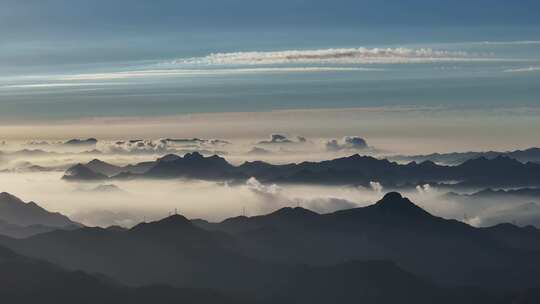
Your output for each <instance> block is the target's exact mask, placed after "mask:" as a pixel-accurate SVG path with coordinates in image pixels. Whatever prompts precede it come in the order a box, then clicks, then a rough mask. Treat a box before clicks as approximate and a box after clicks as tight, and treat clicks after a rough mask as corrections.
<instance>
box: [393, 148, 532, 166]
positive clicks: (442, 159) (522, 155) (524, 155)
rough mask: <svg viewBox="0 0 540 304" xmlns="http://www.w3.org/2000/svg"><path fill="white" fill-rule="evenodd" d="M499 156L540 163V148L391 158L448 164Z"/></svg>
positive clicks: (394, 158)
mask: <svg viewBox="0 0 540 304" xmlns="http://www.w3.org/2000/svg"><path fill="white" fill-rule="evenodd" d="M498 156H505V157H509V158H513V159H515V160H518V161H520V162H522V163H526V162H535V163H540V148H529V149H526V150H516V151H509V152H497V151H488V152H452V153H433V154H427V155H412V156H405V155H399V156H390V157H389V158H390V159H392V160H395V161H399V162H411V161H416V162H425V161H433V162H436V163H441V164H446V165H459V164H462V163H464V162H466V161H468V160H471V159H475V158H479V157H485V158H487V159H493V158H496V157H498Z"/></svg>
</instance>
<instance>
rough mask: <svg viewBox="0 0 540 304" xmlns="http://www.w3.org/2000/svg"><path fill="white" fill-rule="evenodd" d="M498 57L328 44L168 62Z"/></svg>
mask: <svg viewBox="0 0 540 304" xmlns="http://www.w3.org/2000/svg"><path fill="white" fill-rule="evenodd" d="M485 60H498V59H496V58H492V57H490V56H478V55H474V54H469V53H467V52H461V51H445V50H434V49H431V48H403V47H398V48H365V47H359V48H330V49H318V50H285V51H268V52H232V53H213V54H210V55H207V56H204V57H192V58H181V59H177V60H174V61H172V62H171V63H170V64H173V65H174V64H176V65H178V64H180V65H182V64H203V65H272V64H392V63H420V62H446V61H485Z"/></svg>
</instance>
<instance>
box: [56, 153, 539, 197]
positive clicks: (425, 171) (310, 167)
mask: <svg viewBox="0 0 540 304" xmlns="http://www.w3.org/2000/svg"><path fill="white" fill-rule="evenodd" d="M134 166H136V167H137V166H140V164H139V165H134ZM145 166H147V168H149V169H148V170H147V171H145V172H144V173H139V172H140V171H139V172H134V171H131V172H130V171H129V170H125V169H122V171H123V172H122V173H119V174H117V175H115V176H113V178H123V179H126V178H180V177H181V178H195V179H205V180H245V179H247V178H250V177H255V178H257V179H258V180H259V181H262V182H279V183H310V184H335V185H350V184H354V185H364V186H369V185H370V182H373V181H377V182H379V183H381V184H383V185H384V186H387V187H403V186H407V185H408V186H411V187H414V186H416V185H417V184H420V183H433V184H440V183H448V182H452V184H454V183H455V182H456V181H457V182H458V184H457V185H454V187H473V188H478V187H514V186H520V187H523V186H538V185H540V164H536V163H525V164H524V163H521V162H519V161H517V160H514V159H511V158H508V157H504V156H498V157H495V158H493V159H487V158H484V157H480V158H477V159H472V160H468V161H466V162H464V163H463V164H460V165H457V166H441V165H437V164H435V163H433V162H431V161H426V162H423V163H416V162H411V163H409V164H406V165H402V164H398V163H395V162H390V161H388V160H386V159H376V158H373V157H369V156H360V155H358V154H355V155H352V156H350V157H343V158H338V159H333V160H328V161H321V162H302V163H299V164H286V165H272V164H268V163H265V162H261V161H257V162H246V163H244V164H242V165H240V166H233V165H231V164H229V163H228V162H227V161H226V160H225V159H224V158H222V157H219V156H217V155H214V156H210V157H204V156H203V155H201V154H199V153H197V152H194V153H188V154H186V155H185V156H184V157H180V156H176V155H168V156H166V157H164V158H161V159H159V160H157V161H156V162H155V163H153V164H152V163H145ZM96 170H98V169H96ZM118 170H120V169H117V171H118ZM89 171H90V172H89ZM141 171H142V170H141ZM92 172H94V173H95V174H92ZM111 172H112V171H110V172H109V173H111ZM67 173H69V174H66V179H70V180H92V179H103V176H105V175H106V174H104V173H107V172H105V170H102V171H100V172H97V171H93V170H91V169H90V168H89V167H88V166H84V165H80V164H79V165H77V166H74V167H72V168H70V169H69V170H68V171H67Z"/></svg>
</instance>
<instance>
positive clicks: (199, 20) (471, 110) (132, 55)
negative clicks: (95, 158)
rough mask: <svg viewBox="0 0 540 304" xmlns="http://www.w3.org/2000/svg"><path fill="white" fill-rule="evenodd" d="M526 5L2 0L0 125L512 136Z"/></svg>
mask: <svg viewBox="0 0 540 304" xmlns="http://www.w3.org/2000/svg"><path fill="white" fill-rule="evenodd" d="M538 9H540V4H539V3H538V1H532V0H522V1H504V0H490V1H488V0H474V1H439V0H431V1H427V0H413V1H406V2H405V1H397V0H385V1H374V0H363V1H349V0H340V1H320V0H312V1H306V0H290V1H284V0H277V1H242V0H224V1H210V0H201V1H169V0H164V1H160V2H159V4H156V3H155V2H153V1H142V0H131V1H127V0H119V1H104V0H96V1H79V0H76V1H66V0H44V1H32V0H30V1H13V0H4V1H2V2H1V3H0V40H1V41H2V42H1V44H0V50H1V51H0V66H1V67H2V69H0V132H1V133H0V134H1V135H2V137H3V139H5V140H7V139H9V140H17V139H20V140H27V139H38V138H47V139H51V138H54V139H62V138H67V137H82V136H90V135H93V136H95V137H102V138H125V137H154V138H160V137H164V136H189V135H190V134H193V136H203V135H204V136H206V135H208V134H210V133H215V134H216V135H219V136H223V137H227V138H238V137H248V138H255V137H262V136H267V135H268V134H271V133H275V132H282V133H289V134H306V135H309V136H314V137H318V136H320V137H329V138H330V137H341V136H346V135H355V136H356V135H359V136H363V137H369V139H370V140H371V141H375V142H381V143H383V142H385V143H386V142H388V143H390V144H386V145H385V148H388V149H396V146H401V147H402V148H401V149H397V150H398V151H396V152H407V153H409V152H413V151H411V150H413V149H411V148H409V147H405V146H404V145H401V144H398V142H399V143H401V142H405V143H407V142H408V143H411V142H414V143H415V145H416V146H417V147H418V149H417V150H418V152H420V151H422V152H426V151H427V150H430V149H431V150H433V149H434V148H433V147H438V148H439V149H443V150H448V149H452V147H455V148H456V149H460V150H467V149H475V148H476V149H508V148H512V147H516V148H518V147H526V146H530V145H534V144H535V142H534V136H532V133H531V132H529V131H528V130H531V128H532V129H537V127H538V126H537V123H536V122H535V121H536V118H538V117H537V116H536V115H537V113H538V111H537V108H538V106H539V105H540V101H539V100H538V96H540V86H539V85H538V83H540V82H539V80H540V61H539V60H540V38H539V37H540V20H539V19H538V18H537V17H536V16H535V15H536V14H535V12H537V11H538ZM351 109H354V111H352V112H351ZM366 109H376V111H377V113H378V115H377V117H378V119H379V120H375V119H372V118H371V117H370V116H369V115H366V114H361V113H366ZM404 109H405V110H404ZM425 109H429V115H430V116H429V117H426V116H425V113H426V111H425ZM396 111H398V113H399V114H396ZM291 112H292V113H296V115H291V114H283V113H291ZM368 112H370V111H368ZM510 112H511V113H512V115H507V113H510ZM253 113H261V114H260V116H258V117H260V118H261V119H262V121H261V120H259V121H257V122H253V121H252V119H250V117H251V116H253ZM276 113H277V114H276ZM335 113H344V114H343V115H339V114H335ZM347 113H356V114H357V115H346V114H347ZM415 115H416V116H415ZM231 116H234V117H242V118H240V119H238V121H235V122H234V123H231V122H230V117H231ZM276 116H279V121H280V124H279V125H276V124H275V123H274V119H276ZM209 117H212V118H211V119H210V118H209ZM336 117H338V118H336ZM204 119H208V120H207V121H205V120H204ZM380 119H382V120H383V121H388V123H387V124H385V125H384V126H381V124H380V123H379V121H380ZM454 119H459V121H460V122H461V123H460V124H459V125H458V124H455V123H454V122H455V121H457V120H454ZM359 120H361V123H360V122H359ZM102 121H107V127H106V128H101V126H100V125H99V124H100V122H102ZM171 121H172V122H171ZM186 121H188V122H186ZM242 121H244V122H246V123H245V124H240V125H238V124H239V122H242ZM138 122H143V123H138ZM322 122H324V124H323V123H322ZM147 124H150V125H151V126H152V127H150V128H149V127H148V125H147ZM96 125H97V127H96ZM35 126H40V127H39V128H36V127H35ZM66 126H69V127H66ZM171 126H175V127H173V128H171ZM177 126H181V127H177ZM465 127H467V128H466V131H467V132H466V133H467V136H462V135H461V134H463V132H462V129H463V128H465ZM272 129H275V130H272ZM246 130H249V131H250V132H246ZM428 130H429V131H428ZM92 133H93V134H92ZM460 137H463V138H462V140H461V141H460V140H459V138H460ZM501 138H505V140H504V141H503V140H500V139H501ZM396 139H401V140H399V141H397V140H396ZM443 139H446V140H447V142H448V143H449V144H447V145H442V146H441V145H438V144H437V142H439V141H441V140H443ZM475 143H476V144H477V145H478V147H475V146H474V145H475Z"/></svg>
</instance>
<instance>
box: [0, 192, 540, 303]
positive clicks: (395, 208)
mask: <svg viewBox="0 0 540 304" xmlns="http://www.w3.org/2000/svg"><path fill="white" fill-rule="evenodd" d="M535 235H536V232H535V233H532V232H531V231H529V229H528V228H518V229H516V230H515V231H512V233H508V232H507V231H506V230H500V229H498V228H492V229H485V228H482V229H479V228H474V227H471V226H469V225H466V224H464V223H461V222H458V221H455V220H445V219H443V218H439V217H435V216H432V215H431V214H429V213H428V212H426V211H424V210H423V209H422V208H420V207H419V206H417V205H415V204H414V203H412V202H411V201H409V200H408V199H406V198H403V197H402V196H401V195H400V194H398V193H389V194H387V195H386V196H385V197H384V198H383V199H382V200H380V201H379V202H377V203H375V204H373V205H371V206H368V207H363V208H355V209H349V210H343V211H338V212H335V213H330V214H317V213H314V212H311V211H309V210H305V209H302V208H285V209H280V210H278V211H276V212H274V213H271V214H268V215H265V216H256V217H237V218H232V219H228V220H225V221H223V222H221V223H209V222H205V221H201V220H197V221H189V220H187V219H186V218H185V217H183V216H181V215H173V216H170V217H168V218H165V219H163V220H160V221H156V222H152V223H142V224H139V225H137V226H135V227H133V228H132V229H130V230H127V231H124V230H121V229H101V228H83V229H78V230H75V231H53V232H49V233H44V234H39V235H35V236H32V237H29V238H26V239H20V240H15V239H10V238H5V237H1V238H0V244H2V245H3V246H7V247H9V248H11V249H12V250H15V251H16V252H19V253H21V254H24V255H28V256H31V257H34V258H39V259H44V260H47V261H49V262H52V263H55V264H58V265H61V266H62V267H66V268H69V269H78V270H83V271H86V272H92V273H103V274H105V275H107V276H110V277H111V278H113V279H116V280H119V281H121V282H123V283H126V284H129V285H141V284H142V285H145V284H154V283H166V284H171V285H173V286H177V287H185V288H211V289H218V290H221V291H227V292H235V293H236V292H240V293H247V294H256V295H258V296H259V297H260V298H261V299H266V300H269V299H274V300H275V299H276V297H277V298H280V297H281V296H283V297H289V299H294V300H291V303H310V301H311V300H314V298H319V297H320V299H321V301H319V302H316V303H327V302H324V301H322V299H325V300H326V301H328V299H329V297H331V296H332V295H333V296H335V297H336V296H338V294H343V295H347V298H349V299H350V297H352V296H353V295H354V294H355V292H356V291H358V292H359V291H360V290H361V291H362V292H360V293H359V294H358V296H359V299H364V298H365V299H368V300H369V301H367V303H395V301H396V298H395V297H394V296H395V295H401V296H402V297H407V298H408V299H409V296H410V299H411V301H412V299H416V300H417V301H416V302H415V301H413V302H414V303H443V302H444V301H442V300H441V301H439V300H438V299H439V298H438V297H439V296H440V295H441V292H442V293H443V294H445V295H446V296H448V297H447V298H448V299H454V300H455V298H453V296H456V295H457V294H455V293H452V292H451V290H452V289H444V290H443V291H441V289H439V288H437V287H435V285H434V284H432V283H429V281H432V282H435V283H437V284H441V285H443V286H448V287H452V288H453V287H455V286H466V285H470V286H481V287H483V288H489V289H491V288H498V289H500V290H510V289H524V288H534V287H536V286H539V285H540V282H538V281H537V274H538V273H539V271H540V258H539V257H540V252H539V251H537V250H536V248H537V247H538V246H540V243H539V242H540V241H539V240H538V239H537V238H536V236H535ZM523 240H526V241H527V242H529V243H528V244H527V245H521V246H519V242H520V241H523ZM374 260H390V261H394V262H395V263H396V265H397V266H396V267H394V266H392V267H390V266H388V265H389V264H384V263H383V264H382V265H380V264H377V263H375V264H372V263H371V262H366V264H362V263H363V262H360V263H359V264H355V263H356V262H353V261H374ZM344 262H345V263H348V262H352V263H353V264H349V266H344V264H343V263H344ZM141 265H144V267H143V266H141ZM299 265H304V266H299ZM328 265H334V266H328ZM358 265H360V266H361V267H360V266H358ZM376 265H379V266H376ZM356 266H358V269H357V270H354V269H356ZM365 267H367V268H365ZM371 267H374V268H373V269H371ZM379 268H380V269H379ZM367 269H371V270H367ZM375 269H379V270H375ZM385 269H386V270H385ZM391 269H394V270H391ZM402 269H404V270H402ZM399 273H402V274H399ZM406 273H414V274H417V275H419V276H420V277H418V278H419V279H417V280H416V279H412V278H413V277H414V276H412V275H408V274H406ZM366 274H370V275H368V276H367V277H366ZM375 274H377V275H381V277H380V278H381V279H380V280H378V279H377V280H375V279H374V277H373V276H374V275H375ZM386 276H387V280H383V279H382V278H385V277H386ZM404 277H407V278H408V279H407V280H406V281H403V282H402V280H401V279H399V278H404ZM300 278H302V280H301V279H300ZM343 278H348V279H347V280H345V279H343ZM420 278H423V279H420ZM370 279H372V281H370ZM303 280H305V282H311V283H313V284H315V283H316V284H315V285H316V286H322V284H323V283H325V282H326V284H328V286H327V290H328V292H326V293H325V291H324V290H322V288H321V290H317V291H316V292H314V293H313V294H307V293H306V292H307V290H308V289H309V285H310V284H309V283H305V284H304V281H303ZM349 280H351V281H353V282H354V281H355V280H358V281H359V282H364V283H362V284H360V285H358V284H352V285H351V284H350V282H349ZM393 280H396V281H393ZM426 280H427V281H426ZM368 282H371V283H368ZM384 282H386V283H384ZM407 282H409V283H410V284H413V285H414V286H416V287H414V288H413V287H410V288H406V289H407V290H425V292H423V293H421V292H413V293H412V294H410V295H409V294H404V293H403V292H402V291H404V290H403V289H402V287H403V286H407V284H409V283H407ZM294 284H296V285H294ZM370 284H371V285H370ZM385 284H386V285H385ZM294 286H298V289H297V291H298V294H294V290H293V291H291V288H292V289H294ZM355 286H356V288H364V289H353V287H355ZM430 286H431V287H430ZM416 288H418V289H416ZM377 290H385V292H384V293H382V292H376V291H377ZM330 291H332V292H330ZM391 291H395V294H394V293H392V292H391ZM477 291H478V290H476V291H475V292H477ZM450 294H451V295H452V296H450ZM458 294H460V293H458ZM463 294H466V293H463ZM286 295H288V296H286ZM315 295H317V296H315ZM407 295H409V296H407ZM413 295H415V296H414V297H413ZM344 297H345V296H344ZM433 297H436V299H437V300H433ZM426 298H427V299H426ZM443 298H444V297H443ZM298 299H305V300H306V302H304V301H300V300H299V301H296V300H298ZM307 299H310V301H308V300H307ZM430 301H431V302H430ZM270 302H272V301H270ZM274 302H275V301H274ZM278 302H279V301H278ZM466 302H467V301H458V302H455V301H454V302H451V301H450V302H449V303H466ZM285 303H286V302H285ZM475 303H490V302H489V301H487V302H482V301H476V302H475Z"/></svg>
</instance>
